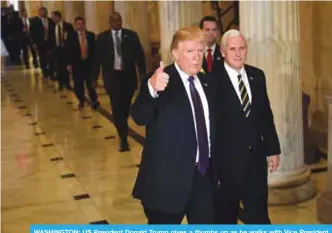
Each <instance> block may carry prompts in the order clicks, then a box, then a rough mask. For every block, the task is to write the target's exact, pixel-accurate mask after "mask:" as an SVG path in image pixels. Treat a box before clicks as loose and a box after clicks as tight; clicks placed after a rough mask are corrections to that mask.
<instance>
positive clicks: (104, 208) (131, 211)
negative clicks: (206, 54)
mask: <svg viewBox="0 0 332 233" xmlns="http://www.w3.org/2000/svg"><path fill="white" fill-rule="evenodd" d="M2 76H3V77H2V80H1V109H2V121H1V129H2V140H1V146H2V147H1V153H2V156H1V158H2V161H1V162H2V163H1V170H2V171H1V196H2V197H1V204H2V205H1V214H2V223H1V228H2V231H1V232H3V233H21V232H22V233H23V232H28V229H29V225H30V224H34V223H40V224H52V223H53V224H60V223H62V224H88V223H104V224H107V223H110V224H112V223H114V224H125V223H126V224H129V223H130V224H134V223H145V222H146V220H145V217H144V214H143V211H142V208H141V206H140V203H139V202H138V201H136V200H134V199H133V198H132V197H131V191H132V187H133V183H134V181H135V177H136V173H137V170H138V169H137V164H139V161H140V153H141V150H142V145H141V138H142V136H144V128H141V127H138V126H135V125H134V123H133V122H132V121H130V127H131V128H132V129H133V131H135V132H132V133H131V135H132V136H131V137H130V138H129V143H130V146H131V151H130V152H125V153H119V152H118V138H117V137H116V131H115V128H114V125H113V124H112V123H111V122H110V121H109V120H108V119H107V118H106V116H108V115H110V113H107V111H108V110H109V101H108V98H107V96H106V95H104V94H102V93H103V89H101V88H100V89H99V90H98V93H100V94H101V95H100V100H101V103H102V110H101V111H93V110H91V109H90V108H88V107H86V108H84V109H83V111H78V110H77V104H78V103H77V101H76V98H75V96H74V94H73V93H72V92H63V93H59V92H57V91H55V90H56V89H55V88H56V86H55V85H54V83H53V82H51V81H46V82H45V81H43V80H42V77H41V75H40V74H39V72H35V71H34V70H24V69H20V68H19V67H18V68H9V69H8V70H6V71H3V72H2ZM139 135H141V136H139ZM319 166H322V167H324V166H326V160H325V161H322V162H321V164H320V165H319ZM312 179H313V182H314V185H315V187H316V188H317V191H318V192H321V191H322V190H324V189H325V183H326V172H320V173H317V174H313V176H312ZM270 216H271V220H272V222H273V223H317V220H316V219H317V217H316V199H313V200H310V201H308V202H305V203H302V204H299V205H294V206H281V207H270Z"/></svg>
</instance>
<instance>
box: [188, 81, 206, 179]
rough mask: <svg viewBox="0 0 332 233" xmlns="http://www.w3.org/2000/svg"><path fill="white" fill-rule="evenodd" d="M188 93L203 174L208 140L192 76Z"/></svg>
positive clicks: (201, 107)
mask: <svg viewBox="0 0 332 233" xmlns="http://www.w3.org/2000/svg"><path fill="white" fill-rule="evenodd" d="M188 81H189V83H190V84H189V87H190V95H191V98H192V101H193V104H194V109H195V118H196V129H197V141H198V155H199V158H198V170H199V172H200V173H201V174H204V173H205V172H206V170H207V169H208V167H209V141H208V134H207V129H206V123H205V117H204V110H203V104H202V101H201V98H200V96H199V94H198V92H197V90H196V88H195V85H194V77H192V76H190V77H189V78H188Z"/></svg>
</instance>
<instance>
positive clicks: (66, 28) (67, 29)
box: [53, 21, 74, 49]
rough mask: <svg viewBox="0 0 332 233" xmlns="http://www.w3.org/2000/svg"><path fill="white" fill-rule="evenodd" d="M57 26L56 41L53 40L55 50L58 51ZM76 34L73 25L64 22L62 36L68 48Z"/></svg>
mask: <svg viewBox="0 0 332 233" xmlns="http://www.w3.org/2000/svg"><path fill="white" fill-rule="evenodd" d="M56 28H57V27H56V25H54V34H53V35H54V39H53V42H54V44H53V46H54V49H57V48H58V46H57V44H56ZM73 33H74V28H73V25H71V23H68V22H66V21H63V27H62V35H63V40H64V45H65V46H66V44H67V43H68V40H69V38H70V37H71V36H72V35H73Z"/></svg>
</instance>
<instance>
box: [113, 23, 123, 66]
mask: <svg viewBox="0 0 332 233" xmlns="http://www.w3.org/2000/svg"><path fill="white" fill-rule="evenodd" d="M115 34H116V31H115V30H113V29H112V37H113V47H114V69H115V70H122V67H121V62H122V57H121V56H120V55H119V54H118V52H117V50H116V41H117V40H116V35H115ZM118 35H119V37H120V42H122V41H121V38H122V37H121V36H122V30H121V29H120V30H119V31H118Z"/></svg>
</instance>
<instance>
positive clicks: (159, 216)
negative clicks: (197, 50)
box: [132, 65, 214, 224]
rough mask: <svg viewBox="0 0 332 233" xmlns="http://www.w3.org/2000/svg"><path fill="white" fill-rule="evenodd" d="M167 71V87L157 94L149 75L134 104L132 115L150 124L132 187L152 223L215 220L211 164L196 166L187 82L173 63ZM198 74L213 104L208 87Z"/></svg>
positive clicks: (195, 141)
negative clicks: (202, 168)
mask: <svg viewBox="0 0 332 233" xmlns="http://www.w3.org/2000/svg"><path fill="white" fill-rule="evenodd" d="M164 72H166V73H167V74H169V83H168V86H167V87H166V89H165V90H164V91H162V92H158V95H159V96H158V97H157V98H156V99H154V98H153V97H151V94H150V92H149V90H148V83H147V82H148V79H149V78H150V76H148V77H147V78H145V79H144V80H143V81H142V84H141V88H140V93H139V95H138V97H137V99H136V101H135V103H134V104H133V107H132V117H133V119H134V121H135V122H136V123H137V124H138V125H145V126H146V138H145V143H144V149H143V155H142V161H141V165H140V169H139V172H138V176H137V180H136V184H135V187H134V190H133V196H134V198H137V199H140V200H141V201H142V205H143V206H144V210H145V213H146V215H147V217H148V219H149V223H173V224H177V223H181V220H182V219H183V217H184V215H187V218H188V221H189V223H212V221H213V207H212V206H213V203H212V186H211V176H210V175H211V168H210V170H209V171H208V173H206V174H205V175H204V176H202V175H200V173H198V171H197V167H196V155H197V154H196V152H197V140H196V131H195V125H194V120H193V112H192V109H191V105H190V102H189V97H188V94H187V92H186V90H185V87H184V85H183V81H182V79H181V77H180V75H179V73H178V71H177V70H176V68H175V66H174V65H170V66H168V67H166V68H165V69H164ZM204 76H205V75H203V74H201V73H200V74H199V75H198V77H199V78H200V80H201V83H202V86H203V89H204V91H205V95H206V98H207V101H208V105H210V103H211V101H212V99H211V96H210V90H209V88H210V86H209V85H208V86H206V84H208V83H206V80H205V77H204ZM209 110H210V130H211V131H210V132H211V133H210V140H211V146H212V144H213V129H214V127H213V122H214V121H213V118H212V116H213V114H212V112H211V110H212V109H211V108H209Z"/></svg>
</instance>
